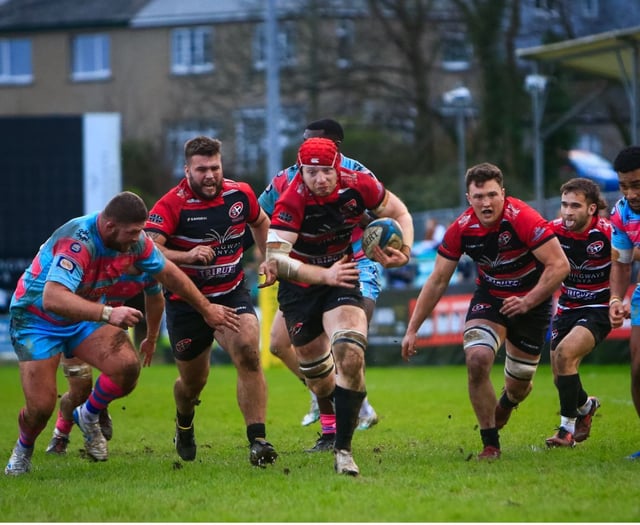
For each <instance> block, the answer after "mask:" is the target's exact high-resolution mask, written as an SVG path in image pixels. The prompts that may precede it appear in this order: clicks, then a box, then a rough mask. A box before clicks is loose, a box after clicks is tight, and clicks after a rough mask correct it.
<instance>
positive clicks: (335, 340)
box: [331, 330, 367, 352]
mask: <svg viewBox="0 0 640 525" xmlns="http://www.w3.org/2000/svg"><path fill="white" fill-rule="evenodd" d="M339 344H347V345H350V346H354V345H355V346H357V347H358V348H360V350H362V351H363V352H364V351H365V350H366V349H367V336H366V335H364V334H363V333H362V332H358V331H357V330H336V331H335V332H333V335H332V336H331V348H332V349H333V350H334V351H335V348H336V346H337V345H339Z"/></svg>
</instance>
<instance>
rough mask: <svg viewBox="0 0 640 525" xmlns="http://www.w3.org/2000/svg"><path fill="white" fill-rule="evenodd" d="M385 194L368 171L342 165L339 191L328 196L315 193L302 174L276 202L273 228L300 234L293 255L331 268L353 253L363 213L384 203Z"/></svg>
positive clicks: (382, 187) (272, 218) (336, 189)
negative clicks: (356, 228) (353, 237)
mask: <svg viewBox="0 0 640 525" xmlns="http://www.w3.org/2000/svg"><path fill="white" fill-rule="evenodd" d="M385 195H386V190H385V188H384V186H383V185H382V183H381V182H380V181H379V180H378V179H376V178H375V177H374V176H373V175H372V174H371V173H370V172H368V171H353V170H348V169H345V168H341V169H340V170H339V172H338V183H337V185H336V188H335V190H334V191H333V192H332V193H331V195H328V196H326V197H317V196H315V195H313V193H311V191H309V189H308V188H307V186H306V185H305V183H304V181H303V180H302V175H301V174H300V173H298V174H297V175H296V177H295V178H294V179H293V180H292V181H291V184H289V187H288V188H287V189H286V190H285V191H284V193H282V194H281V195H280V197H279V198H278V201H277V202H276V205H275V208H274V211H273V215H272V217H271V228H272V229H274V230H284V231H292V232H296V233H297V234H298V239H297V241H296V242H295V244H294V245H293V249H292V251H291V257H293V258H294V259H299V260H301V261H303V262H306V263H310V264H315V265H318V266H324V267H329V266H331V265H332V264H333V263H334V262H336V261H337V260H339V259H340V258H341V257H342V256H343V255H344V254H346V253H351V234H352V231H353V229H354V228H355V227H356V226H357V225H358V224H359V222H360V217H361V215H362V213H363V212H364V211H366V210H373V209H376V208H377V207H378V206H380V204H381V203H382V201H383V200H384V198H385Z"/></svg>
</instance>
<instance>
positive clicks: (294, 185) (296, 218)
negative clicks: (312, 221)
mask: <svg viewBox="0 0 640 525" xmlns="http://www.w3.org/2000/svg"><path fill="white" fill-rule="evenodd" d="M303 187H304V182H303V181H302V178H301V177H295V178H294V179H293V180H292V181H291V183H290V184H289V186H288V188H287V189H286V190H285V191H284V192H283V193H282V195H280V197H279V198H278V200H277V201H276V205H275V208H274V210H273V215H272V216H271V226H270V228H272V229H274V230H285V231H292V232H298V231H300V226H301V224H302V219H303V217H304V210H305V198H304V195H305V193H304V191H302V190H303Z"/></svg>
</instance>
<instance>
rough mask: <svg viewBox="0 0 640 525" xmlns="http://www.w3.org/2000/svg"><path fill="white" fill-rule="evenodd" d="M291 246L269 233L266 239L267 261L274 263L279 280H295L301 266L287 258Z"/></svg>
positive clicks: (297, 261)
mask: <svg viewBox="0 0 640 525" xmlns="http://www.w3.org/2000/svg"><path fill="white" fill-rule="evenodd" d="M291 248H293V246H292V245H291V243H290V242H288V241H285V240H284V239H281V238H280V237H279V236H278V234H273V235H272V232H269V237H268V239H267V254H266V259H267V261H274V262H275V263H276V268H277V271H278V277H280V278H281V279H286V280H287V281H289V280H294V281H295V280H296V279H297V277H298V270H299V269H300V267H301V266H302V261H299V260H297V259H292V258H291V257H289V254H290V253H291Z"/></svg>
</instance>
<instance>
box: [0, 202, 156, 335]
mask: <svg viewBox="0 0 640 525" xmlns="http://www.w3.org/2000/svg"><path fill="white" fill-rule="evenodd" d="M98 215H99V213H93V214H90V215H85V216H83V217H78V218H75V219H72V220H70V221H69V222H67V223H65V224H63V225H62V226H61V227H60V228H58V229H57V230H56V231H55V232H53V234H52V235H51V237H49V239H47V241H46V242H45V243H44V244H43V245H42V246H41V247H40V250H39V251H38V253H37V255H36V256H35V258H34V259H33V261H32V262H31V264H30V265H29V267H28V268H27V269H26V270H25V271H24V273H23V274H22V276H21V277H20V279H19V280H18V284H17V286H16V290H15V292H14V294H13V296H12V298H11V306H10V311H11V315H13V316H16V315H25V314H27V315H28V314H32V315H35V316H37V317H39V318H41V319H44V320H45V321H48V322H50V323H53V324H56V325H70V324H74V322H73V321H70V320H69V319H66V318H64V317H61V316H59V315H56V314H54V313H51V312H47V311H46V310H45V309H44V308H43V305H42V293H43V290H44V286H45V283H46V282H47V281H53V282H57V283H59V284H62V285H63V286H65V287H66V288H68V289H69V290H71V291H72V292H74V293H75V294H76V295H79V296H80V297H83V298H85V299H88V300H89V301H94V302H104V301H105V299H106V298H107V296H109V295H110V293H111V292H112V291H113V289H112V287H113V285H114V284H116V283H117V282H118V281H120V280H121V279H122V277H123V275H125V274H126V273H127V271H128V269H130V267H131V266H134V267H135V268H136V269H138V270H139V271H140V272H143V273H146V274H149V275H155V274H157V273H158V272H160V271H161V270H162V269H163V268H164V266H165V262H166V260H165V258H164V255H163V254H162V252H160V250H159V249H158V248H157V247H156V246H155V244H154V242H153V241H152V240H151V239H150V238H149V237H147V235H146V234H145V233H144V232H141V233H140V237H139V239H138V242H137V243H136V244H135V245H134V246H133V247H132V248H131V249H130V250H129V251H127V252H124V253H123V252H119V251H117V250H113V249H111V248H108V247H107V246H105V245H104V243H103V241H102V238H101V237H100V234H99V233H98Z"/></svg>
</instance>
